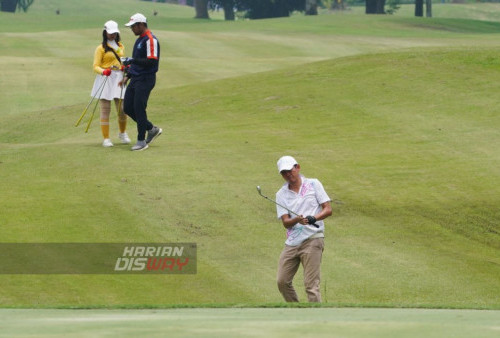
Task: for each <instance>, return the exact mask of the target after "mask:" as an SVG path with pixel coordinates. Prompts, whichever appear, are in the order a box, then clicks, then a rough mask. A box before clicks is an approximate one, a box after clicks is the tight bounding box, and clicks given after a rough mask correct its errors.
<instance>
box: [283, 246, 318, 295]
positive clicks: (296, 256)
mask: <svg viewBox="0 0 500 338" xmlns="http://www.w3.org/2000/svg"><path fill="white" fill-rule="evenodd" d="M324 245H325V244H324V239H323V238H313V239H308V240H306V241H305V242H303V243H302V244H300V245H299V246H288V245H285V248H284V249H283V251H282V252H281V255H280V260H279V263H278V276H277V283H278V289H279V290H280V292H281V294H282V295H283V298H284V299H285V301H287V302H298V301H299V298H298V296H297V293H296V292H295V289H294V287H293V284H292V282H293V277H294V276H295V274H296V273H297V270H298V269H299V265H300V264H301V263H302V266H303V268H304V286H305V288H306V293H307V299H308V300H309V302H318V303H320V302H321V292H320V271H321V257H322V255H323V249H324Z"/></svg>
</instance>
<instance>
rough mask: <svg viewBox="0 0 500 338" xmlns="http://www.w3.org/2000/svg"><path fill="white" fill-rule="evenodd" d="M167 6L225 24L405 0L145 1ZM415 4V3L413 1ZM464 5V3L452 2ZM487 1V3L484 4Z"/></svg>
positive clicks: (390, 9)
mask: <svg viewBox="0 0 500 338" xmlns="http://www.w3.org/2000/svg"><path fill="white" fill-rule="evenodd" d="M33 1H34V0H0V5H1V7H0V10H1V11H3V12H16V11H21V10H22V11H24V12H26V11H27V10H28V8H29V7H30V6H31V5H32V4H33ZM142 1H153V2H168V3H177V4H182V5H188V6H193V7H194V8H195V13H196V14H195V18H197V19H209V18H210V16H209V10H219V9H222V10H223V11H224V18H225V19H226V20H234V19H235V13H236V12H239V13H244V17H245V18H249V19H265V18H278V17H287V16H290V14H291V13H292V12H295V11H298V12H303V13H305V14H306V15H317V14H318V7H322V8H328V9H331V10H342V9H345V8H346V6H347V2H355V3H360V4H362V3H363V2H364V3H365V13H366V14H393V13H394V12H396V11H397V10H398V9H399V7H400V4H401V1H404V0H142ZM412 1H413V0H412ZM414 1H415V16H423V14H424V3H425V8H426V12H425V14H426V16H427V17H432V0H414ZM451 1H452V2H463V0H451ZM483 1H484V0H483Z"/></svg>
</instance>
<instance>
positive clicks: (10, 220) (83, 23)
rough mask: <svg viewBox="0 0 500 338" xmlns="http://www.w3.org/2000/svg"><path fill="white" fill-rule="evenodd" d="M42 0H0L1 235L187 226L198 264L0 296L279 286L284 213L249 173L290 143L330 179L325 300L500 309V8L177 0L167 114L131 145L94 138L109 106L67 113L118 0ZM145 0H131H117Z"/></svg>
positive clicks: (218, 293) (169, 38) (174, 300)
mask: <svg viewBox="0 0 500 338" xmlns="http://www.w3.org/2000/svg"><path fill="white" fill-rule="evenodd" d="M118 2H119V1H116V0H114V1H109V4H110V6H112V5H117V3H118ZM50 3H51V2H50V1H43V2H40V4H39V6H41V7H39V9H40V12H36V11H35V9H36V7H34V8H33V11H30V12H29V13H28V14H26V15H25V16H23V15H24V14H16V15H15V16H14V15H9V14H3V13H2V14H0V19H1V20H0V22H1V25H2V26H1V27H2V30H1V33H0V73H1V74H2V81H1V82H0V100H1V102H2V111H1V113H0V114H1V117H2V123H1V124H0V181H1V182H2V192H3V193H2V194H1V195H0V205H1V206H2V211H1V213H0V235H1V240H2V241H4V242H91V243H92V242H196V243H197V244H198V258H199V261H198V274H197V275H191V276H117V275H104V276H99V275H85V276H81V275H35V276H32V275H3V276H0V283H1V285H2V288H1V289H0V305H2V306H11V307H12V306H23V307H47V306H83V307H85V306H132V307H138V306H146V307H147V306H162V305H165V304H194V305H197V304H217V303H229V304H235V303H237V304H239V303H245V304H263V303H264V304H266V303H276V302H280V301H281V296H280V295H279V293H278V292H277V290H276V286H275V273H276V261H277V257H278V256H279V253H280V251H281V247H282V243H283V241H284V230H283V229H282V226H281V225H280V223H279V222H278V221H277V220H276V219H275V210H274V207H273V205H272V204H270V203H269V202H267V201H265V200H264V199H262V198H260V197H259V196H258V194H257V192H256V190H255V186H256V185H261V187H262V189H263V192H264V193H265V194H266V195H269V196H271V197H272V196H273V195H274V192H275V191H276V190H277V189H278V188H279V187H280V185H281V184H282V179H281V177H280V176H279V175H278V174H277V172H276V168H275V161H276V160H277V158H278V157H279V156H281V155H283V154H285V153H287V154H292V155H294V156H296V157H297V159H299V161H300V162H301V164H302V168H303V173H304V174H305V175H308V176H314V177H318V178H320V179H321V181H322V182H323V183H324V185H325V187H326V190H327V191H328V193H329V194H330V196H331V197H332V199H333V203H334V204H333V205H334V216H333V217H332V218H330V219H329V220H328V221H327V237H326V250H325V254H324V261H323V271H322V279H323V281H322V291H323V298H324V300H325V301H326V302H329V303H332V304H336V305H340V306H342V305H357V306H373V305H381V306H418V307H452V308H479V309H483V308H486V309H498V308H499V306H500V299H499V295H500V285H499V283H498V281H499V278H500V268H499V266H500V261H499V247H500V244H499V227H498V224H500V213H499V211H498V210H499V209H498V205H500V201H499V198H498V196H500V175H499V171H498V168H499V165H500V150H499V148H498V146H497V144H499V143H500V136H499V134H498V130H499V128H500V119H499V115H498V107H499V106H500V102H499V96H498V93H497V90H496V88H497V87H498V83H500V61H499V58H498V55H499V54H500V53H499V52H500V39H499V37H500V36H499V35H498V33H497V32H498V31H499V30H498V28H499V27H500V25H499V24H498V23H494V22H483V21H471V20H463V19H438V20H427V19H424V20H422V19H414V18H402V17H390V16H365V15H356V14H352V15H342V16H337V15H322V16H320V17H317V18H316V17H314V18H313V17H303V16H299V15H297V16H294V17H292V18H287V19H277V20H263V21H255V22H252V21H241V22H234V23H227V22H222V21H220V20H219V21H217V20H213V21H208V22H207V21H195V20H193V19H191V18H190V15H191V14H189V13H187V12H186V13H184V12H182V13H180V11H182V10H184V9H182V8H181V9H179V8H178V7H177V6H175V11H179V14H178V16H177V19H175V20H174V19H173V18H172V20H170V19H168V18H166V19H164V20H163V19H162V18H161V17H160V18H157V19H153V20H157V21H153V22H152V23H151V28H152V29H153V31H154V33H155V34H157V36H158V37H159V38H160V42H161V45H162V64H161V70H160V73H159V76H158V83H157V87H156V88H155V90H154V91H153V93H152V96H151V99H150V105H149V110H148V112H149V114H150V117H151V119H152V121H153V122H155V123H156V124H158V125H160V126H162V127H163V128H164V131H165V132H164V135H162V136H161V137H160V138H159V139H158V140H157V141H155V143H154V144H152V145H151V149H148V150H147V151H145V152H142V153H131V152H130V151H129V146H121V145H116V146H115V147H114V148H112V149H103V148H102V147H101V146H100V143H101V136H100V131H99V127H98V122H97V120H96V121H94V124H93V125H92V127H91V129H90V132H89V133H88V134H85V133H84V126H80V127H79V128H75V127H73V125H74V123H75V122H76V120H77V119H78V117H79V116H80V114H81V112H82V111H83V108H84V107H85V105H86V104H87V103H88V100H89V96H88V95H89V91H90V87H91V84H92V81H93V78H94V75H93V74H92V71H91V62H92V54H93V50H94V48H95V46H97V44H98V43H99V40H100V32H101V31H100V29H101V28H100V27H101V26H102V23H104V21H106V20H107V19H109V16H108V15H109V14H108V13H110V12H106V11H103V10H102V7H99V6H100V5H99V6H97V5H96V3H97V1H95V0H89V1H86V2H78V3H79V5H78V6H82V7H76V6H77V5H75V4H74V3H76V2H71V4H73V6H75V7H73V9H74V10H75V11H74V12H73V13H72V18H73V19H72V20H73V21H74V22H75V24H74V25H69V24H68V22H64V21H62V22H56V20H59V18H57V17H55V16H53V14H52V13H51V12H50V11H48V12H46V13H44V12H43V11H44V10H46V8H47V7H43V6H42V4H45V5H47V6H48V5H49V4H50ZM60 3H62V2H60ZM137 3H138V2H135V1H123V2H120V4H121V5H120V6H116V8H117V9H116V12H115V11H113V13H116V16H117V18H116V20H118V21H120V20H119V16H123V19H121V20H122V21H121V22H123V21H124V20H126V19H127V17H128V15H129V14H126V13H133V12H135V11H137V10H138V9H141V8H142V7H141V8H138V7H136V6H135V5H136V4H137ZM84 4H87V5H84ZM139 4H140V6H153V4H151V3H149V4H146V3H143V2H140V3H139ZM92 6H97V7H96V8H97V9H99V11H97V9H94V7H92ZM163 6H166V5H163ZM43 8H45V9H43ZM152 8H153V7H148V8H147V9H148V10H151V9H152ZM165 8H168V9H170V7H168V6H166V7H165ZM76 9H78V11H76ZM136 9H137V10H136ZM175 11H174V9H172V13H174V12H175ZM64 13H66V10H64V12H63V14H64ZM160 13H161V15H163V10H162V11H161V12H160ZM165 15H166V14H165ZM172 15H174V14H172ZM175 15H177V14H175ZM63 16H64V15H63ZM20 17H21V18H24V19H22V20H17V18H20ZM35 17H36V18H39V19H38V20H40V22H42V23H43V24H40V25H39V26H37V25H35V24H33V21H32V20H33V18H35ZM61 17H62V16H61ZM27 18H31V19H30V20H27ZM85 18H91V19H85ZM160 19H162V20H160ZM23 20H25V21H23ZM61 20H62V19H61ZM64 20H67V19H64ZM51 21H52V22H55V23H54V25H53V30H50V31H48V30H49V25H48V23H49V22H51ZM44 22H45V23H44ZM4 27H8V29H3V28H4ZM16 27H17V28H19V29H16ZM35 27H36V28H35ZM122 35H123V38H124V42H125V43H126V47H127V48H128V50H129V51H130V49H131V46H132V45H133V41H134V37H133V36H132V34H131V33H130V32H129V31H127V30H126V29H123V30H122ZM86 120H87V119H84V123H86ZM134 127H135V125H134V124H133V123H131V124H130V128H129V131H130V133H131V135H133V134H134ZM116 133H117V126H116V120H115V119H114V116H113V119H112V122H111V134H112V137H113V141H115V142H118V140H117V139H116V137H115V135H116ZM84 257H85V253H82V259H84ZM301 278H302V275H301V272H299V275H298V276H297V281H296V285H297V289H298V291H299V293H300V297H301V299H302V300H305V294H304V291H303V288H302V281H301Z"/></svg>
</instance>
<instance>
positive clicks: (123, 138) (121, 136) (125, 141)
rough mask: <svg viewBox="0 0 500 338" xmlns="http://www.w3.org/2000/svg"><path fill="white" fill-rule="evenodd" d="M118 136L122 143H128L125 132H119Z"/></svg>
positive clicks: (128, 138) (128, 139)
mask: <svg viewBox="0 0 500 338" xmlns="http://www.w3.org/2000/svg"><path fill="white" fill-rule="evenodd" d="M118 137H119V138H120V141H122V143H123V144H129V143H130V137H128V134H127V133H119V134H118Z"/></svg>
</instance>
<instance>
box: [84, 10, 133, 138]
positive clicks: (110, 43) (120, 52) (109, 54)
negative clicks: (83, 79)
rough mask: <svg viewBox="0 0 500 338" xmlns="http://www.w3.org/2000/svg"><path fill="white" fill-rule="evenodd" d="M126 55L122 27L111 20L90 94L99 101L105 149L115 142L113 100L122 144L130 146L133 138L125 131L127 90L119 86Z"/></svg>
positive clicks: (97, 57)
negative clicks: (111, 129) (111, 130)
mask: <svg viewBox="0 0 500 338" xmlns="http://www.w3.org/2000/svg"><path fill="white" fill-rule="evenodd" d="M124 55H125V51H124V47H123V44H122V43H121V42H120V31H119V30H118V24H117V23H116V22H114V21H112V20H110V21H107V22H106V23H105V24H104V30H103V31H102V43H101V44H100V45H99V46H97V48H96V50H95V53H94V72H96V73H97V74H99V75H97V76H96V78H95V81H94V87H93V88H92V93H91V94H90V95H91V96H93V97H95V98H98V99H99V105H100V108H101V131H102V136H103V138H104V141H103V142H102V145H103V147H112V146H113V142H111V139H110V138H109V114H110V112H111V101H115V106H116V110H117V111H118V126H119V129H120V133H119V134H118V137H119V138H120V141H121V142H122V143H125V144H128V143H130V138H129V137H128V135H127V133H126V131H125V130H126V128H127V115H125V113H124V112H123V97H124V95H125V90H126V89H125V88H123V87H120V86H119V85H118V83H119V82H120V81H121V80H122V79H123V71H122V65H121V61H120V57H122V56H124ZM104 82H105V83H104ZM103 83H104V84H103ZM103 86H104V87H103Z"/></svg>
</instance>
